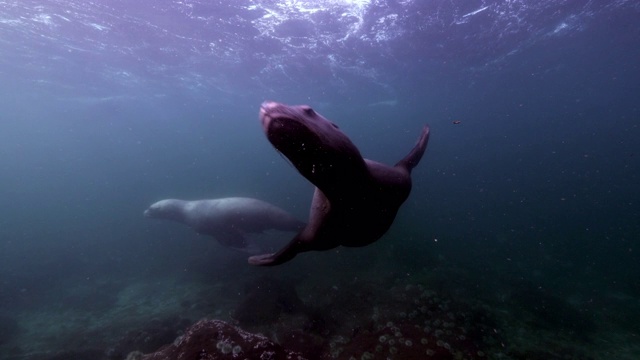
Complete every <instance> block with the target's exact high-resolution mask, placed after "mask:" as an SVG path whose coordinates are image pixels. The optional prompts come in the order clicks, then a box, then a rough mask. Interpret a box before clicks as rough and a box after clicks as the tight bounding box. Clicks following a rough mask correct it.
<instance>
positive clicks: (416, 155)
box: [395, 125, 429, 173]
mask: <svg viewBox="0 0 640 360" xmlns="http://www.w3.org/2000/svg"><path fill="white" fill-rule="evenodd" d="M428 142H429V126H428V125H425V126H424V127H423V128H422V133H421V134H420V137H419V138H418V142H417V143H416V145H415V146H414V147H413V149H411V151H410V152H409V154H407V156H405V157H404V158H403V159H402V160H400V161H398V163H397V164H396V165H395V166H396V167H398V166H399V167H402V168H405V169H406V170H407V171H408V172H409V173H411V169H413V168H414V167H416V165H418V163H419V162H420V159H422V155H423V154H424V151H425V150H426V149H427V143H428Z"/></svg>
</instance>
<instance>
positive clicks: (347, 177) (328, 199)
mask: <svg viewBox="0 0 640 360" xmlns="http://www.w3.org/2000/svg"><path fill="white" fill-rule="evenodd" d="M260 121H261V122H262V126H263V129H264V132H265V134H266V136H267V139H268V140H269V142H271V144H272V145H273V146H274V147H275V148H276V149H277V150H278V151H279V152H281V153H282V154H284V156H286V157H287V158H288V159H289V160H290V161H291V163H292V164H293V165H294V166H295V167H296V169H297V170H298V172H299V173H300V174H301V175H302V176H304V177H305V178H307V180H309V181H310V182H311V183H313V185H315V186H316V188H315V192H314V195H313V200H312V201H311V209H310V214H309V221H308V224H307V225H306V227H305V228H304V229H302V231H300V232H299V233H298V234H297V235H296V236H295V237H294V238H293V239H292V240H291V242H289V244H288V245H286V246H285V247H284V248H283V249H281V250H280V251H278V252H276V253H274V254H264V255H256V256H252V257H250V258H249V263H250V264H253V265H278V264H282V263H284V262H287V261H289V260H291V259H292V258H293V257H294V256H296V255H297V254H298V253H301V252H305V251H311V250H329V249H333V248H335V247H337V246H340V245H342V246H350V247H358V246H365V245H368V244H371V243H372V242H374V241H376V240H378V239H379V238H380V237H381V236H382V235H383V234H384V233H385V232H386V231H387V230H388V229H389V227H390V226H391V224H392V223H393V220H394V218H395V216H396V213H397V212H398V209H399V208H400V205H402V203H403V202H404V201H405V200H406V199H407V197H408V196H409V192H410V191H411V169H413V168H414V167H415V166H416V165H418V162H420V159H421V158H422V155H423V154H424V151H425V149H426V148H427V142H428V141H429V127H428V126H424V128H423V129H422V133H421V134H420V137H419V138H418V142H417V144H416V145H415V146H414V148H413V149H412V150H411V151H410V152H409V154H407V156H405V157H404V158H403V159H402V160H400V161H399V162H398V163H397V164H395V166H388V165H384V164H381V163H378V162H375V161H372V160H367V159H363V158H362V156H361V155H360V152H359V151H358V148H356V146H355V145H354V144H353V143H352V142H351V140H349V138H348V137H347V136H346V135H345V134H344V133H343V132H342V131H340V129H338V126H336V125H335V124H333V123H332V122H331V121H329V120H327V119H325V118H324V117H322V115H320V114H318V113H317V112H315V111H314V110H313V109H312V108H310V107H309V106H306V105H299V106H288V105H284V104H279V103H276V102H265V103H263V104H262V106H261V108H260Z"/></svg>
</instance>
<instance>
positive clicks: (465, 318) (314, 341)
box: [0, 263, 640, 360]
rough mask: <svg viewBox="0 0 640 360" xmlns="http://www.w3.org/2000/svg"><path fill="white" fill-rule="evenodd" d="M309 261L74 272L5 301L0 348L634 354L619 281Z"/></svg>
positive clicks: (41, 351) (75, 353) (301, 355)
mask: <svg viewBox="0 0 640 360" xmlns="http://www.w3.org/2000/svg"><path fill="white" fill-rule="evenodd" d="M348 265H353V264H348ZM311 268H312V269H315V270H316V271H312V272H311V273H308V274H304V275H301V272H288V271H287V270H286V269H285V270H276V271H271V270H265V271H263V270H264V269H258V270H256V269H253V268H250V269H249V270H246V271H244V272H242V271H241V272H239V273H234V274H233V276H231V275H230V274H231V273H228V274H226V275H225V276H224V277H219V278H217V279H215V281H211V277H210V276H196V277H193V276H186V275H184V274H179V275H175V274H171V275H167V276H164V277H146V278H136V279H132V278H128V279H119V280H109V279H108V278H104V279H92V280H91V281H90V282H88V283H84V284H83V283H77V282H74V283H73V284H74V285H73V286H71V285H68V287H65V288H64V289H59V290H58V292H57V293H56V296H52V297H51V299H57V300H51V299H50V300H49V301H46V302H44V303H39V304H37V305H32V306H29V307H26V308H22V309H17V310H14V311H7V310H3V312H2V313H0V315H1V316H0V358H1V359H7V360H9V359H15V360H17V359H25V360H57V359H60V360H61V359H66V360H74V359H93V360H96V359H97V360H116V359H117V360H119V359H129V360H132V359H145V360H150V359H154V360H160V359H190V360H195V359H340V360H352V359H357V360H363V359H534V360H535V359H637V358H640V325H639V324H640V300H639V299H638V298H637V297H634V296H632V295H628V294H626V293H621V292H600V293H598V294H587V295H592V296H585V294H584V293H583V294H581V293H580V292H576V291H563V290H562V288H563V287H562V286H558V287H557V288H553V289H552V288H547V287H544V286H542V285H540V284H539V283H536V282H535V281H532V280H525V279H523V278H521V277H512V276H495V274H493V273H482V272H475V271H473V269H469V268H466V269H465V268H462V267H457V266H453V265H451V264H446V263H441V264H439V265H437V266H433V267H430V268H424V269H422V270H420V271H416V272H406V271H402V270H398V271H394V270H389V269H390V268H389V267H381V268H376V267H374V266H372V267H370V268H367V267H359V268H354V267H353V266H350V267H346V266H345V267H341V266H340V265H337V266H335V267H333V268H330V269H321V270H322V271H319V270H317V269H316V268H313V267H311ZM208 275H211V274H208ZM24 296H27V295H24Z"/></svg>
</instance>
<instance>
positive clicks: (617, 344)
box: [0, 0, 640, 359]
mask: <svg viewBox="0 0 640 360" xmlns="http://www.w3.org/2000/svg"><path fill="white" fill-rule="evenodd" d="M639 21H640V5H639V4H638V2H637V1H623V0H620V1H607V2H605V1H602V2H600V1H586V0H585V1H578V0H573V1H537V2H534V3H532V2H527V1H417V0H413V1H412V0H406V1H366V0H362V1H337V0H336V1H314V2H311V1H248V0H242V1H233V2H232V1H204V0H195V1H136V2H126V1H116V0H111V1H99V2H83V1H72V0H66V1H64V0H60V1H54V0H48V1H22V0H21V1H0V54H1V56H0V109H1V111H0V114H1V115H0V119H1V120H0V199H1V200H0V204H1V207H0V214H1V216H0V259H1V260H0V357H3V358H7V359H53V358H55V356H60V351H62V350H67V351H70V353H66V355H64V356H67V358H89V357H90V358H96V356H97V357H98V358H99V357H103V358H110V359H114V358H124V356H125V355H126V353H127V352H128V351H132V350H136V349H138V350H141V351H144V352H151V351H153V349H142V348H140V346H138V345H136V346H137V347H138V348H136V346H129V347H127V346H124V345H122V343H123V342H126V341H124V340H122V337H126V334H128V332H130V331H131V332H135V331H137V330H138V329H140V328H146V327H148V326H150V325H148V324H150V323H151V324H156V325H157V323H152V322H151V321H152V319H155V321H158V319H166V318H171V317H172V316H175V317H182V318H185V319H188V321H187V322H186V323H189V322H193V321H196V320H198V319H199V318H200V317H205V316H206V317H210V318H220V319H224V320H230V321H231V320H232V318H233V312H234V311H237V310H235V309H237V304H238V303H239V302H241V301H242V299H243V298H244V296H245V290H246V289H245V288H246V287H247V286H249V287H252V286H254V285H251V284H255V281H257V279H261V278H262V277H263V276H269V277H270V278H273V279H278V280H279V281H284V280H283V279H285V280H286V283H287V284H289V286H291V287H292V288H294V289H295V290H296V291H297V293H298V296H300V298H301V299H302V301H303V302H305V303H306V304H307V305H309V306H313V305H316V306H317V307H319V308H323V309H325V310H326V312H325V313H324V315H325V316H327V317H331V310H330V309H331V307H332V306H334V307H336V306H345V305H344V301H343V302H334V300H335V298H328V299H327V298H322V296H321V295H319V294H327V292H331V291H334V292H337V293H336V294H337V295H336V298H340V296H343V297H346V298H347V299H351V298H358V299H359V297H360V296H363V295H362V294H363V292H362V291H364V290H362V289H363V288H366V289H368V290H367V291H365V293H367V294H369V295H368V297H369V298H371V299H373V300H371V303H369V305H370V306H371V307H372V309H373V308H374V307H377V306H380V307H384V306H386V305H382V304H381V303H380V304H378V303H376V300H375V299H376V296H380V298H384V297H385V296H387V295H389V292H390V291H391V290H389V289H390V288H391V287H392V286H394V285H396V286H404V285H405V284H413V285H416V284H420V285H421V286H423V287H425V288H427V289H431V290H432V291H435V292H436V293H438V294H446V295H442V296H452V297H454V298H458V299H460V298H461V297H462V298H464V299H465V301H468V302H473V303H474V304H475V305H477V304H482V305H483V306H485V307H486V308H488V309H491V310H490V311H489V312H490V313H492V314H493V317H494V318H495V319H496V323H498V324H499V325H496V326H497V327H498V330H499V331H500V332H501V333H502V334H506V335H504V336H503V337H502V338H501V341H503V343H502V344H500V343H499V342H495V343H491V342H487V343H486V344H484V346H485V347H484V348H483V351H484V353H486V354H485V355H486V356H487V357H490V358H508V359H524V358H536V357H535V356H539V357H538V358H553V357H550V356H552V355H550V354H551V353H553V354H556V355H557V356H559V357H557V358H566V357H562V356H565V355H566V356H568V358H576V359H578V358H580V359H587V358H594V359H596V358H597V359H604V358H618V359H634V358H637V356H638V354H639V353H640V349H639V348H638V345H636V344H638V343H640V341H639V339H638V337H639V336H640V328H639V327H638V325H637V324H638V321H639V320H640V265H639V264H640V258H639V255H638V253H639V252H640V249H639V246H640V221H639V220H640V204H639V202H638V200H639V199H640V191H639V190H638V189H639V187H638V185H637V184H638V183H639V181H640V160H639V159H640V140H639V139H640V105H639V104H640V69H639V67H638V66H639V65H638V64H640V62H639V60H640V27H639V26H638V23H640V22H639ZM264 100H274V101H279V102H284V103H289V104H308V105H310V106H312V107H313V108H314V109H315V110H316V111H318V112H320V113H322V114H323V115H324V116H325V117H327V118H329V119H331V120H332V121H333V122H335V123H336V124H338V125H339V126H340V128H341V129H342V130H343V131H344V132H345V133H346V134H347V135H349V136H350V138H351V139H352V140H353V142H354V143H355V144H356V145H357V146H358V147H359V148H360V150H361V152H362V153H363V155H364V156H365V157H367V158H370V159H375V160H377V161H381V162H386V163H391V164H392V163H395V162H396V161H397V160H399V159H400V158H401V157H403V156H404V155H405V154H406V152H407V151H408V150H409V149H410V148H411V147H412V146H413V144H414V142H415V140H416V138H417V136H418V134H419V131H420V129H421V127H422V126H423V124H425V123H427V124H429V125H430V126H431V131H432V134H431V140H430V143H429V147H428V149H427V152H426V154H425V156H424V158H423V160H422V162H421V163H420V165H419V166H418V167H417V168H416V169H415V170H414V172H413V181H414V187H413V191H412V194H411V196H410V197H409V199H408V200H407V202H406V203H405V204H404V206H403V207H402V208H401V210H400V213H399V215H398V218H397V219H396V222H395V224H394V226H393V227H392V228H391V230H390V231H389V232H388V233H387V234H386V235H385V236H384V237H383V238H382V239H381V240H380V241H378V242H377V243H375V244H373V245H371V246H369V247H367V248H362V249H337V250H334V251H328V252H313V253H306V254H303V255H300V256H298V257H297V258H296V259H294V260H293V261H292V262H291V263H289V264H286V265H283V266H281V267H277V268H271V269H265V268H254V267H251V266H249V265H247V263H246V257H247V254H244V253H240V252H237V251H234V250H232V249H229V248H226V247H223V246H221V245H220V244H218V243H217V242H215V241H214V240H212V239H209V238H205V237H202V236H198V235H196V234H195V233H194V232H193V231H191V230H190V229H188V228H187V227H184V226H182V225H180V224H175V223H170V222H162V221H157V220H156V221H154V220H151V219H145V218H144V217H143V216H142V212H143V211H144V209H146V208H147V206H149V204H151V203H153V202H155V201H157V200H160V199H164V198H183V199H203V198H220V197H228V196H248V197H255V198H259V199H263V200H266V201H269V202H271V203H273V204H275V205H277V206H279V207H281V208H283V209H286V210H287V211H289V212H291V213H292V214H294V215H295V216H297V217H299V218H300V219H306V217H307V214H308V207H309V202H310V199H311V195H312V191H313V190H312V187H311V185H310V184H308V183H307V182H306V181H305V180H304V179H303V178H302V177H301V176H300V175H299V174H298V173H297V172H296V171H295V168H293V167H291V166H289V164H288V163H287V162H286V161H285V160H283V159H282V158H281V157H280V156H279V155H278V153H277V152H276V151H275V150H274V149H273V148H272V147H271V145H270V144H269V143H268V141H267V140H266V138H265V136H264V134H263V133H262V128H261V127H260V124H259V122H258V119H257V114H258V108H259V105H260V103H261V102H262V101H264ZM291 236H292V235H291V234H282V233H275V234H273V233H270V234H266V235H261V236H259V237H258V240H257V241H261V242H263V246H273V247H277V246H279V245H280V244H282V243H284V242H286V241H287V240H288V239H289V238H290V237H291ZM247 284H249V285H247ZM363 284H364V285H363ZM399 284H400V285H399ZM350 291H353V294H351V293H350ZM332 299H333V300H332ZM343 300H344V299H343ZM336 301H337V300H336ZM336 304H342V305H336ZM385 304H387V305H388V303H385ZM390 308H393V306H391V307H390ZM567 309H570V310H567ZM372 311H373V310H372ZM399 311H404V310H399ZM567 311H569V312H570V311H574V312H575V314H577V315H575V316H573V315H572V316H568V317H566V318H562V316H561V315H558V314H557V313H556V312H558V313H562V314H566V313H567ZM505 314H506V315H505ZM559 316H560V318H561V319H562V321H560V322H554V321H553V320H552V319H557V318H558V317H559ZM354 317H356V320H353V322H351V320H349V321H347V320H344V323H345V324H346V323H349V326H351V327H362V328H366V326H365V325H364V324H365V323H366V322H367V321H368V320H366V319H368V318H369V315H366V316H365V315H362V317H358V316H355V315H354ZM334 318H335V316H334ZM281 322H282V323H283V324H289V323H288V322H287V321H286V319H285V320H282V319H281ZM168 323H171V325H167V328H169V330H167V332H168V333H169V335H166V336H165V337H160V339H159V340H157V342H158V343H159V344H165V343H170V342H171V341H172V337H173V335H175V334H174V332H172V331H171V329H173V327H176V328H177V327H178V325H176V324H180V326H181V327H184V326H185V323H181V322H180V321H168ZM336 323H338V324H337V325H335V326H334V327H332V328H330V329H329V330H326V331H325V332H324V333H322V334H320V335H318V336H320V337H324V338H325V339H326V341H327V343H329V341H330V339H332V338H333V337H335V336H338V335H340V334H342V335H344V332H341V331H343V330H344V329H342V328H341V327H340V320H336ZM354 324H355V325H354ZM261 326H263V327H261V328H260V329H259V330H264V329H265V328H269V327H270V326H274V325H273V323H269V322H267V323H264V324H261ZM281 326H283V325H281ZM152 327H153V326H152ZM157 327H158V326H156V328H157ZM345 327H346V325H345ZM585 328H586V329H587V330H588V331H585V334H582V333H581V331H577V329H581V330H584V329H585ZM250 330H251V331H257V330H256V329H250ZM576 332H578V333H580V334H579V335H580V336H574V337H572V336H571V335H568V336H567V337H563V336H561V338H562V340H558V338H557V337H555V335H554V334H557V333H561V334H565V333H566V334H574V335H575V333H576ZM352 335H353V334H352ZM344 336H346V335H344ZM349 336H350V335H349ZM166 339H169V340H166ZM165 340H166V341H165ZM131 343H135V342H131ZM136 344H137V343H136ZM114 349H115V350H114ZM83 354H84V355H83ZM96 354H99V355H96ZM331 354H332V353H331V352H330V351H328V350H327V351H326V356H328V357H331ZM558 354H560V355H558ZM335 355H336V357H339V356H341V355H338V354H335ZM347 358H348V357H347Z"/></svg>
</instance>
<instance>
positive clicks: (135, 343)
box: [106, 317, 191, 360]
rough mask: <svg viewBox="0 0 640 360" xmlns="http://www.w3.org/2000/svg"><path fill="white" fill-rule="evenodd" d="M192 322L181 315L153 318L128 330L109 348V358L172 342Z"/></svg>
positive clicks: (150, 350) (118, 357)
mask: <svg viewBox="0 0 640 360" xmlns="http://www.w3.org/2000/svg"><path fill="white" fill-rule="evenodd" d="M190 324H191V321H189V320H187V319H184V318H179V317H167V318H164V319H153V320H151V321H150V322H149V323H148V324H147V325H145V326H144V327H142V328H138V329H135V330H131V331H128V332H127V333H126V334H124V335H123V336H122V337H121V338H120V339H118V341H117V343H116V344H115V345H114V346H112V347H111V348H110V349H108V350H107V352H106V353H107V356H108V358H109V359H114V360H116V359H117V360H121V359H124V358H125V356H126V355H127V354H130V353H131V352H134V351H141V352H144V353H149V352H152V351H155V350H157V349H159V348H160V347H162V346H164V345H166V344H168V343H170V342H172V341H173V340H174V339H175V338H176V337H177V336H178V335H179V334H181V333H182V331H183V330H184V329H186V328H187V327H188V326H189V325H190Z"/></svg>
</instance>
